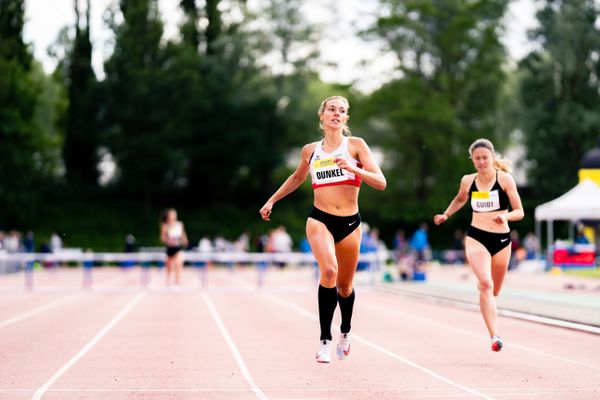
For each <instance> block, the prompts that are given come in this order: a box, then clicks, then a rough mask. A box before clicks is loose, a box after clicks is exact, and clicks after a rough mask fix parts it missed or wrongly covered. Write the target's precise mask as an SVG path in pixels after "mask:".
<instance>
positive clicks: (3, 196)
mask: <svg viewBox="0 0 600 400" xmlns="http://www.w3.org/2000/svg"><path fill="white" fill-rule="evenodd" d="M24 9H25V4H24V1H23V0H1V1H0V150H1V154H2V157H1V158H0V210H2V212H1V213H0V224H3V225H6V226H18V225H25V224H30V223H32V222H33V220H34V218H33V212H34V210H35V207H36V205H38V204H39V201H40V191H41V190H43V187H44V185H43V183H44V181H45V179H46V178H47V177H48V175H50V174H49V172H50V170H51V169H52V168H49V167H48V158H47V155H48V152H49V148H48V147H49V146H48V143H46V142H45V141H44V140H43V134H42V133H43V132H42V130H41V127H40V125H38V122H39V119H38V120H36V118H37V117H39V116H40V114H39V113H37V111H38V110H39V109H38V100H39V93H40V91H41V90H42V87H41V85H42V84H43V80H39V79H37V78H39V75H36V74H37V72H38V71H39V70H36V69H34V68H33V66H34V64H33V58H32V56H31V54H30V51H29V48H28V47H27V45H26V44H25V43H24V42H23V23H24V13H25V11H24Z"/></svg>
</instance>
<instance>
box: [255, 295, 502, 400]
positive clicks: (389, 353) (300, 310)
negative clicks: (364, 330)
mask: <svg viewBox="0 0 600 400" xmlns="http://www.w3.org/2000/svg"><path fill="white" fill-rule="evenodd" d="M265 296H266V297H271V298H273V299H274V300H276V303H275V304H283V305H285V306H286V307H288V308H289V309H291V310H294V311H296V312H297V313H298V314H301V315H304V316H305V317H307V318H310V319H312V320H315V321H318V320H319V318H318V316H317V315H315V314H313V313H311V312H310V311H307V310H305V309H304V308H302V307H300V306H298V305H297V304H294V303H291V302H289V301H287V300H285V299H283V298H281V297H279V296H275V295H273V294H270V293H265ZM352 339H353V340H356V341H358V342H361V343H363V344H365V345H367V346H369V347H371V348H372V349H374V350H377V351H379V352H381V353H383V354H385V355H387V356H388V357H391V358H394V359H396V360H398V361H400V362H403V363H404V364H407V365H409V366H411V367H413V368H416V369H418V370H420V371H422V372H424V373H426V374H427V375H430V376H432V377H434V378H436V379H438V380H440V381H442V382H444V383H447V384H448V385H451V386H454V387H456V388H459V389H461V390H463V391H465V392H467V393H471V394H472V395H474V396H477V397H480V398H482V399H487V400H493V399H494V398H493V397H490V396H487V395H485V394H483V393H480V392H478V391H477V390H475V389H471V388H468V387H466V386H463V385H461V384H459V383H456V382H454V381H452V380H450V379H448V378H445V377H443V376H442V375H440V374H438V373H436V372H433V371H432V370H430V369H429V368H426V367H423V366H422V365H420V364H417V363H416V362H413V361H410V360H409V359H407V358H405V357H402V356H401V355H399V354H396V353H394V352H392V351H390V350H388V349H386V348H384V347H382V346H379V345H378V344H376V343H374V342H371V341H370V340H368V339H365V338H363V337H361V336H359V335H357V334H355V333H353V334H352Z"/></svg>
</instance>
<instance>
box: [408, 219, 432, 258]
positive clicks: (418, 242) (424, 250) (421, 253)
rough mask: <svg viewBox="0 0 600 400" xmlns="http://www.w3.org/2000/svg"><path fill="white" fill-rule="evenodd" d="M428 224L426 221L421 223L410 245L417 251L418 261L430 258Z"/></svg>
mask: <svg viewBox="0 0 600 400" xmlns="http://www.w3.org/2000/svg"><path fill="white" fill-rule="evenodd" d="M427 229H428V227H427V224H426V223H425V222H423V223H421V225H419V228H418V229H417V230H416V231H415V233H413V235H412V237H411V238H410V247H411V249H412V250H413V251H414V252H415V253H416V261H417V263H423V262H425V261H428V260H429V251H430V250H429V238H428V236H427Z"/></svg>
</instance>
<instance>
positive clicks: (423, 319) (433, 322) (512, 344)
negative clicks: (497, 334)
mask: <svg viewBox="0 0 600 400" xmlns="http://www.w3.org/2000/svg"><path fill="white" fill-rule="evenodd" d="M361 304H362V305H361V307H364V306H365V305H364V303H361ZM366 306H367V307H372V308H377V309H379V307H378V306H376V305H371V304H367V305H366ZM392 312H394V313H396V314H397V315H401V316H402V318H408V319H412V320H415V321H419V322H425V323H428V324H430V325H433V326H436V327H439V328H443V329H444V330H453V331H455V332H458V333H461V334H463V335H468V336H471V337H476V338H479V339H482V338H486V340H487V336H484V335H480V334H477V333H473V332H471V331H467V330H465V329H461V328H457V327H455V326H453V325H447V324H444V323H442V322H438V321H436V320H433V319H431V318H426V317H421V316H418V315H413V314H409V313H405V312H402V311H399V310H392ZM504 345H505V346H510V347H514V348H517V349H521V350H523V351H527V352H529V353H533V354H537V355H540V356H544V357H548V358H553V359H555V360H559V361H563V362H567V363H571V364H576V365H580V366H582V367H586V368H591V369H593V370H596V371H600V367H597V366H595V365H591V364H586V363H584V362H581V361H577V360H572V359H570V358H566V357H562V356H559V355H556V354H552V353H547V352H545V351H541V350H536V349H533V348H531V347H528V346H525V345H521V344H518V343H515V342H512V341H510V342H507V341H504Z"/></svg>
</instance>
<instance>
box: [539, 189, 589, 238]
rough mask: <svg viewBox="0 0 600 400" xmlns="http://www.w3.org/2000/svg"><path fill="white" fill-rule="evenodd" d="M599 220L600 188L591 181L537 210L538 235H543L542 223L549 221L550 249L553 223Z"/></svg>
mask: <svg viewBox="0 0 600 400" xmlns="http://www.w3.org/2000/svg"><path fill="white" fill-rule="evenodd" d="M579 220H598V221H600V186H598V185H597V184H596V183H594V181H592V180H590V179H585V180H584V181H582V182H579V184H578V185H577V186H575V187H574V188H573V189H571V190H569V191H568V192H567V193H565V194H563V195H562V196H560V197H558V198H556V199H554V200H552V201H549V202H548V203H544V204H541V205H539V206H537V207H536V208H535V230H536V235H537V236H538V237H540V235H541V228H542V227H541V221H548V226H547V228H548V236H547V239H548V249H550V248H551V246H552V243H553V242H554V238H553V236H554V232H553V221H571V223H573V222H575V221H579Z"/></svg>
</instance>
